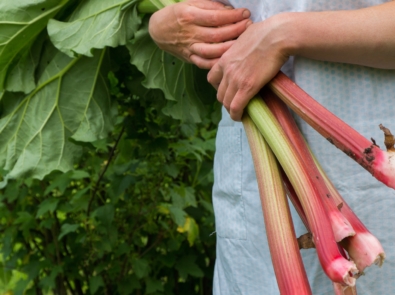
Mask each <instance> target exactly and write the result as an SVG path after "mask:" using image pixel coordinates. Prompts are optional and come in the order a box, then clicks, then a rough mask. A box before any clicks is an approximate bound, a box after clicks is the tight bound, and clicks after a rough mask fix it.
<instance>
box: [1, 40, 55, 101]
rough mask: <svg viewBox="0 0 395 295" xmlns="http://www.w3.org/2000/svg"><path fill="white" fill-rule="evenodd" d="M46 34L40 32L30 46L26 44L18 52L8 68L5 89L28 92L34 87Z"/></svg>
mask: <svg viewBox="0 0 395 295" xmlns="http://www.w3.org/2000/svg"><path fill="white" fill-rule="evenodd" d="M46 37H47V35H46V34H41V36H39V37H38V38H37V39H36V40H34V42H33V43H32V45H31V46H26V48H25V49H24V50H22V51H21V52H20V53H19V54H18V58H16V61H15V63H14V64H13V65H12V66H11V67H10V68H9V70H8V73H7V78H6V80H5V89H6V90H7V91H13V92H24V93H26V94H27V93H29V92H31V91H32V90H33V89H34V88H36V86H37V85H36V77H35V72H36V67H37V65H38V63H39V61H40V55H41V49H42V45H43V42H44V41H45V39H46Z"/></svg>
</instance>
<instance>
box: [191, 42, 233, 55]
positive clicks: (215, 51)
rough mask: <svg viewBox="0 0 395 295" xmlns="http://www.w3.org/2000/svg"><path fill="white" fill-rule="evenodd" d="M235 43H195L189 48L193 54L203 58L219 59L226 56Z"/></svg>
mask: <svg viewBox="0 0 395 295" xmlns="http://www.w3.org/2000/svg"><path fill="white" fill-rule="evenodd" d="M234 42H235V41H227V42H223V43H214V44H212V43H194V44H192V46H191V47H190V48H189V50H190V51H191V53H192V54H196V55H197V56H200V57H203V58H205V59H212V58H219V57H221V56H222V54H224V53H225V52H226V51H227V50H228V49H229V48H230V47H231V46H232V45H233V43H234Z"/></svg>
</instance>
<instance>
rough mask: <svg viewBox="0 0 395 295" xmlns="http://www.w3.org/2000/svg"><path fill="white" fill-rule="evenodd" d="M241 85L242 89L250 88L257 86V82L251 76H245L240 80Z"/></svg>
mask: <svg viewBox="0 0 395 295" xmlns="http://www.w3.org/2000/svg"><path fill="white" fill-rule="evenodd" d="M239 87H240V89H241V90H250V89H253V88H255V83H254V81H253V80H252V79H251V78H250V77H244V78H242V79H241V80H240V85H239Z"/></svg>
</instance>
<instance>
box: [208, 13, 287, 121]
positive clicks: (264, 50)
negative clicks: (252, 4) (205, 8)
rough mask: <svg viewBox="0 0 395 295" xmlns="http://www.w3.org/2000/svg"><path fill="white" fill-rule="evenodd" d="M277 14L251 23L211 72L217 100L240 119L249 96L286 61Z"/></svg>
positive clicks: (231, 115)
mask: <svg viewBox="0 0 395 295" xmlns="http://www.w3.org/2000/svg"><path fill="white" fill-rule="evenodd" d="M283 33H284V32H283V31H282V26H281V22H278V21H277V20H276V19H275V18H274V17H273V18H269V19H267V20H265V21H263V22H260V23H255V24H252V25H250V26H249V27H248V28H247V30H246V31H245V32H244V33H243V34H242V35H241V36H240V37H239V38H238V39H237V41H236V42H235V43H234V44H233V45H232V47H231V48H230V49H229V50H228V51H226V52H225V53H224V54H223V55H222V57H221V58H220V59H219V61H218V62H217V63H216V64H215V65H214V66H213V67H212V69H211V70H210V72H209V73H208V81H209V82H210V83H211V84H212V85H213V86H214V87H215V88H216V89H217V90H218V92H217V99H218V100H219V102H221V103H222V104H223V105H224V106H225V108H226V109H227V110H228V112H229V114H230V117H231V118H232V119H233V120H235V121H240V120H241V117H242V115H243V109H244V108H245V107H246V106H247V104H248V102H249V101H250V99H251V98H252V97H253V96H254V95H255V94H256V93H258V91H259V90H260V89H261V88H262V87H263V86H264V85H265V84H266V83H268V82H269V81H270V80H271V79H272V78H273V77H274V76H275V75H276V74H277V73H278V71H279V70H280V68H281V67H282V65H283V64H284V63H285V62H286V61H287V59H288V57H289V54H287V50H286V46H285V45H286V44H287V40H284V37H283V36H285V34H283Z"/></svg>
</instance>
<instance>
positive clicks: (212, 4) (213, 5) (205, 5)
mask: <svg viewBox="0 0 395 295" xmlns="http://www.w3.org/2000/svg"><path fill="white" fill-rule="evenodd" d="M185 3H187V4H190V5H193V6H195V7H199V8H201V9H207V10H221V9H233V8H232V7H231V6H228V5H225V4H223V3H221V2H216V1H212V0H197V1H195V0H191V1H186V2H185Z"/></svg>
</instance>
